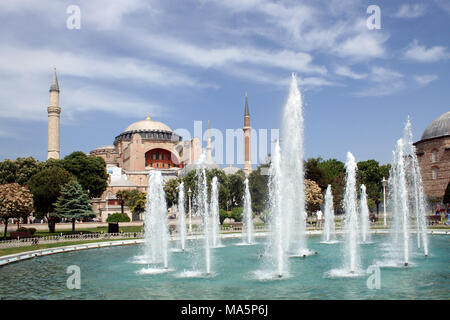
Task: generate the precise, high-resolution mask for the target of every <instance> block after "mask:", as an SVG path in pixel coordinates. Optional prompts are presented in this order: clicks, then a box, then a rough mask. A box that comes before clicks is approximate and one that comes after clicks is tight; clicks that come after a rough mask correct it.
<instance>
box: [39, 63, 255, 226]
mask: <svg viewBox="0 0 450 320" xmlns="http://www.w3.org/2000/svg"><path fill="white" fill-rule="evenodd" d="M59 95H60V88H59V84H58V79H57V76H56V69H55V71H54V73H53V79H52V83H51V86H50V105H49V107H48V108H47V112H48V156H47V158H53V159H59V158H60V114H61V108H60V106H59ZM243 131H244V136H245V138H244V153H245V164H244V170H245V172H246V173H247V174H249V173H250V172H251V159H250V131H251V127H250V113H249V108H248V101H247V94H246V96H245V112H244V128H243ZM212 149H213V148H212V144H211V135H210V127H209V123H208V136H207V145H206V163H205V166H206V167H207V168H208V169H220V167H219V166H218V165H217V164H216V163H214V161H213V160H212ZM202 153H203V147H202V141H201V140H200V138H198V137H195V138H193V139H191V140H188V141H183V140H182V137H181V136H179V135H177V134H176V133H175V132H173V131H172V129H171V128H170V127H169V126H168V125H166V124H165V123H163V122H160V121H156V120H153V119H151V118H150V115H147V118H146V119H145V120H141V121H137V122H134V123H132V124H130V125H129V126H128V127H127V128H126V129H125V130H124V131H123V132H122V133H120V134H119V135H118V136H116V137H115V139H114V142H113V144H112V145H106V146H101V147H98V148H96V149H94V150H92V151H91V152H90V156H93V157H101V158H103V159H104V160H105V162H106V165H107V171H108V174H109V181H108V187H107V189H106V190H105V192H104V193H103V194H102V196H101V197H100V198H95V199H92V205H93V210H94V212H97V213H98V215H99V216H98V218H99V219H100V220H101V221H105V220H106V218H107V217H108V216H109V215H110V214H112V213H114V212H120V210H121V206H120V203H119V201H118V199H117V198H116V193H117V191H120V190H139V191H141V192H146V191H147V184H148V178H149V173H150V172H151V171H152V170H158V171H161V173H162V175H163V177H164V179H165V180H169V179H173V178H176V177H178V176H183V175H186V174H187V173H188V172H189V171H191V170H195V169H196V168H197V165H196V163H197V161H198V160H199V158H200V155H201V154H202ZM237 170H238V168H231V169H230V168H228V169H227V170H226V172H227V174H231V173H233V172H236V171H237ZM125 209H126V211H125V212H126V213H127V214H128V215H129V216H130V218H131V219H132V220H133V221H134V220H142V219H143V217H140V216H133V215H132V214H131V212H130V211H129V210H128V208H126V207H125Z"/></svg>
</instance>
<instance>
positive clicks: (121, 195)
mask: <svg viewBox="0 0 450 320" xmlns="http://www.w3.org/2000/svg"><path fill="white" fill-rule="evenodd" d="M129 194H130V192H129V191H128V190H119V191H117V192H116V198H117V201H119V204H120V213H122V214H124V210H123V207H124V206H125V202H126V201H127V200H128V197H129Z"/></svg>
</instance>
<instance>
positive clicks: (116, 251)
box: [0, 235, 450, 300]
mask: <svg viewBox="0 0 450 320" xmlns="http://www.w3.org/2000/svg"><path fill="white" fill-rule="evenodd" d="M341 237H342V235H338V236H337V238H338V240H342V239H341ZM266 239H267V238H263V237H257V238H255V242H257V244H255V245H253V246H236V245H235V244H237V243H239V242H240V241H241V239H240V238H237V239H222V244H223V245H225V247H223V248H217V249H212V250H214V256H215V261H216V262H217V263H216V264H215V266H216V267H215V269H214V270H213V272H212V274H211V275H210V276H206V275H204V273H203V275H200V276H198V277H197V276H196V273H195V272H192V260H191V259H192V258H194V257H195V254H194V253H193V252H191V251H186V252H178V253H173V254H172V257H171V269H172V271H169V272H166V273H160V274H139V273H138V271H139V270H140V269H141V268H142V265H140V264H135V263H133V261H134V259H135V257H136V256H139V255H140V254H141V253H142V250H143V249H142V246H141V245H134V246H125V247H110V248H99V249H90V250H84V251H78V252H70V253H62V254H56V255H51V256H44V257H39V258H34V259H31V260H26V261H22V262H19V263H15V264H11V265H6V266H4V267H2V268H0V279H1V286H0V298H1V299H168V300H172V299H201V300H203V299H219V300H233V299H449V298H450V290H449V280H448V279H449V278H450V272H449V271H448V265H449V263H450V254H449V251H448V246H449V242H450V238H449V237H448V236H445V235H442V236H441V235H432V236H429V246H430V255H429V256H428V257H425V256H424V255H423V253H420V252H418V253H417V254H416V253H412V255H411V256H410V264H409V266H408V267H402V266H400V267H397V268H388V267H381V268H380V270H381V289H378V290H375V289H368V288H367V285H366V282H367V278H368V277H369V276H370V275H368V274H367V275H363V276H360V277H354V278H332V277H328V276H327V275H326V274H327V271H329V270H330V269H331V268H333V267H336V266H337V263H339V261H340V260H341V257H340V256H341V252H342V251H341V246H342V245H344V243H343V241H340V242H339V243H337V244H333V245H330V244H322V243H320V242H321V240H322V239H321V236H309V237H307V238H306V240H307V245H308V248H310V249H311V250H315V251H318V252H319V254H318V255H316V256H310V257H307V258H290V259H289V265H290V268H289V274H288V275H287V276H285V277H283V278H281V279H278V278H274V279H272V280H261V278H260V277H259V276H260V274H259V273H258V270H262V268H261V263H262V258H261V257H260V254H263V252H264V246H265V241H266ZM196 241H199V242H200V243H199V244H198V245H196V244H195V243H190V242H196ZM372 241H373V243H372V244H369V245H365V246H361V248H360V256H361V266H362V268H363V269H367V268H368V267H369V266H370V265H375V264H377V263H380V262H381V261H380V260H381V259H382V256H383V252H384V251H385V250H387V248H386V244H387V243H388V242H389V241H390V237H389V236H388V235H372ZM202 243H203V240H187V245H186V246H187V247H188V248H195V247H198V248H199V250H202V247H203V245H202ZM169 246H170V247H171V248H176V247H177V246H179V243H178V241H170V242H169ZM71 265H77V266H79V267H80V269H81V289H80V290H69V289H67V287H66V281H67V278H68V276H69V275H68V274H66V270H67V267H69V266H71Z"/></svg>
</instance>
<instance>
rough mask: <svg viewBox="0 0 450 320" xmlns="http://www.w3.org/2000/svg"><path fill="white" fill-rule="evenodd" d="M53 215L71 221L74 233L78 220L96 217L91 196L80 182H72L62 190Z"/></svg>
mask: <svg viewBox="0 0 450 320" xmlns="http://www.w3.org/2000/svg"><path fill="white" fill-rule="evenodd" d="M53 215H54V216H57V217H59V218H67V219H71V220H72V232H74V231H75V221H76V219H79V218H84V217H92V216H95V213H94V212H93V211H92V205H91V201H90V199H89V196H88V195H87V193H86V192H84V191H83V188H82V187H81V185H80V184H79V183H78V181H76V180H71V181H70V182H69V183H67V184H66V185H65V186H64V187H63V188H62V189H61V195H60V196H59V197H58V201H57V202H56V204H55V212H54V213H53Z"/></svg>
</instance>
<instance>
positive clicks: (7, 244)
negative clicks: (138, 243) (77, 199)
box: [0, 232, 144, 248]
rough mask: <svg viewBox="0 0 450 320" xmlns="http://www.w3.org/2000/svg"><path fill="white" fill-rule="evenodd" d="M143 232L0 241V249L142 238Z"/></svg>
mask: <svg viewBox="0 0 450 320" xmlns="http://www.w3.org/2000/svg"><path fill="white" fill-rule="evenodd" d="M143 236H144V233H143V232H123V233H86V234H68V235H62V236H46V237H33V238H22V239H20V238H19V239H12V240H4V241H0V248H13V247H23V246H32V245H37V244H48V243H60V242H70V241H76V240H78V241H81V240H110V239H111V240H114V239H134V238H142V237H143Z"/></svg>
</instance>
